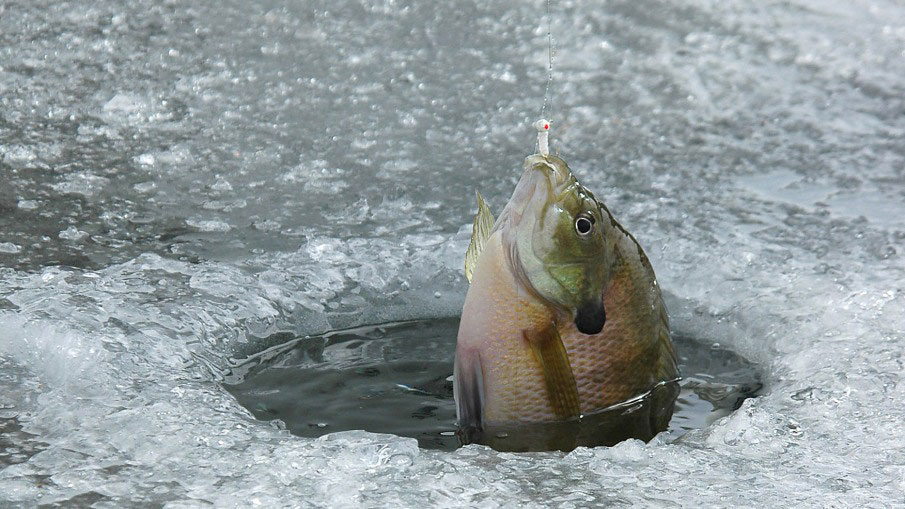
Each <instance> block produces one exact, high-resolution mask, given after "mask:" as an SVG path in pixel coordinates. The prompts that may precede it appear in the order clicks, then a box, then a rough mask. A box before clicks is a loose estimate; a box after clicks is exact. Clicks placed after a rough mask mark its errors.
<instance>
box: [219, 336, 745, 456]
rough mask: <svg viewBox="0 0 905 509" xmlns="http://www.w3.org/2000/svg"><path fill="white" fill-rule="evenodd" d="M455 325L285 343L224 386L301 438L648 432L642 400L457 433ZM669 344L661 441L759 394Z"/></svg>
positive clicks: (434, 444) (563, 442) (515, 443)
mask: <svg viewBox="0 0 905 509" xmlns="http://www.w3.org/2000/svg"><path fill="white" fill-rule="evenodd" d="M458 326H459V320H458V319H457V318H445V319H435V320H426V321H409V322H398V323H390V324H383V325H375V326H365V327H358V328H354V329H348V330H342V331H336V332H330V333H327V334H323V335H317V336H305V337H300V338H294V339H290V340H289V341H286V342H285V343H283V344H281V345H278V346H275V347H272V348H270V349H268V350H266V351H264V352H261V353H260V354H257V355H254V356H252V357H250V358H249V359H247V360H245V361H243V362H241V363H240V364H238V365H236V366H235V367H234V368H233V369H232V370H231V371H230V372H229V374H228V375H227V377H226V388H227V390H229V391H230V393H232V394H233V395H234V396H235V397H236V399H237V400H238V401H239V403H241V404H242V405H243V406H244V407H246V408H247V409H249V410H251V412H252V413H253V414H254V416H255V417H256V418H258V419H261V420H265V421H270V422H271V423H273V424H274V425H275V426H277V427H280V428H284V427H285V428H288V429H289V431H290V432H292V433H293V434H294V435H299V436H304V437H318V436H321V435H324V434H327V433H333V432H336V431H344V430H356V429H363V430H367V431H372V432H377V433H393V434H396V435H400V436H407V437H412V438H416V439H418V444H419V445H420V446H421V447H425V448H430V449H445V450H451V449H455V448H457V447H460V446H461V445H463V441H464V442H466V443H467V442H468V441H472V440H474V441H477V442H481V443H487V444H489V445H491V446H493V447H494V448H496V449H500V450H545V449H547V450H549V449H563V450H571V449H574V448H575V446H576V445H587V446H594V445H614V444H615V443H618V442H620V441H622V440H624V439H627V438H641V439H644V440H649V439H650V438H652V437H653V435H654V434H656V431H657V430H651V429H650V426H649V419H648V418H647V417H646V415H647V412H649V411H650V410H651V409H650V408H649V406H650V405H651V400H652V398H650V397H647V398H642V399H639V400H637V401H634V402H632V403H630V404H624V405H617V407H618V408H614V409H612V410H609V411H606V412H602V413H600V414H598V415H595V416H586V417H585V418H583V419H582V422H580V423H578V422H573V423H565V424H559V425H534V426H510V427H506V428H496V429H493V430H487V431H485V432H484V433H482V434H481V436H472V435H471V434H467V435H463V434H462V433H457V431H458V430H457V428H456V424H455V422H456V408H455V402H454V401H453V387H452V372H453V369H452V368H453V362H452V361H453V357H454V354H455V344H456V332H457V331H458ZM281 339H283V340H285V339H286V337H285V335H284V336H283V337H282V338H281ZM674 342H675V345H676V350H677V352H678V355H679V369H680V370H681V372H682V373H683V374H684V377H683V379H682V381H681V382H680V392H679V396H678V399H677V400H676V407H675V411H674V414H673V417H672V420H671V422H670V424H669V428H668V429H667V430H666V431H665V433H666V434H667V435H668V436H669V438H670V439H671V440H675V439H677V438H679V437H681V436H682V435H684V434H685V433H686V432H687V431H689V430H692V429H699V428H704V427H706V426H708V425H709V424H711V423H713V422H714V421H715V420H717V419H719V418H720V417H723V416H726V415H728V414H729V413H730V412H732V411H733V410H735V409H737V408H738V407H739V406H740V405H741V404H742V402H743V401H744V400H745V399H746V398H749V397H752V396H754V395H756V394H757V392H758V390H759V389H760V388H761V382H760V374H759V373H758V371H757V369H756V367H755V365H754V364H752V363H750V362H748V361H747V360H745V359H744V358H742V357H740V356H738V355H736V354H734V353H733V352H732V351H730V350H728V349H725V348H721V347H719V345H718V344H717V345H714V344H713V343H712V342H711V343H706V344H705V343H701V342H700V341H697V340H694V339H692V338H690V337H688V336H686V335H681V334H680V335H676V336H675V337H674ZM666 389H668V388H667V387H661V388H659V389H657V391H658V394H660V391H663V390H666ZM669 399H670V402H671V398H669Z"/></svg>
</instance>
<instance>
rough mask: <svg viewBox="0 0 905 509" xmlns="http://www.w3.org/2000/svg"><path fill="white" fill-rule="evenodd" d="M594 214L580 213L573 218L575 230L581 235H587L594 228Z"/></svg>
mask: <svg viewBox="0 0 905 509" xmlns="http://www.w3.org/2000/svg"><path fill="white" fill-rule="evenodd" d="M594 222H595V221H594V216H592V215H590V214H586V213H581V214H579V215H578V217H576V218H575V231H576V232H578V234H579V235H581V236H582V237H584V236H587V235H589V234H590V233H591V231H592V230H593V229H594Z"/></svg>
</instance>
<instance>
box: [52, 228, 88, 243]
mask: <svg viewBox="0 0 905 509" xmlns="http://www.w3.org/2000/svg"><path fill="white" fill-rule="evenodd" d="M57 236H58V237H59V238H61V239H63V240H69V241H72V242H81V241H83V240H85V239H87V238H88V232H84V231H82V230H79V229H78V228H76V227H75V226H70V227H69V228H66V229H65V230H63V231H61V232H60V233H59V235H57Z"/></svg>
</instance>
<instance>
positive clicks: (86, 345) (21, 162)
mask: <svg viewBox="0 0 905 509" xmlns="http://www.w3.org/2000/svg"><path fill="white" fill-rule="evenodd" d="M509 4H510V3H498V2H479V3H473V2H466V1H461V2H460V1H455V2H448V3H442V2H441V3H437V2H415V3H411V4H404V3H400V2H385V3H374V2H363V1H361V2H359V1H351V0H350V1H339V2H337V1H330V2H302V3H293V4H288V3H287V4H282V3H278V2H275V1H268V2H261V3H257V4H255V5H248V3H247V2H238V1H227V2H218V3H216V5H213V4H212V5H210V6H204V5H188V4H180V3H176V2H148V3H141V4H135V5H121V2H114V1H100V2H95V3H93V4H92V5H91V6H90V7H85V6H84V5H83V4H82V3H76V2H72V3H69V2H46V3H45V2H19V3H11V4H10V3H8V4H3V5H0V40H2V42H3V43H2V44H0V212H2V214H0V267H3V268H0V369H2V370H3V372H2V373H0V426H6V423H13V424H14V426H13V425H12V424H11V425H10V427H9V428H8V429H14V428H15V429H18V427H19V426H21V430H20V431H16V432H14V433H10V434H9V437H7V436H6V435H4V436H3V437H2V439H0V446H3V444H4V443H5V442H4V440H10V441H12V442H13V443H14V446H13V447H11V448H9V449H10V451H12V452H9V451H7V452H4V451H0V505H26V506H30V505H35V504H55V503H58V504H61V505H66V506H73V505H75V506H88V505H92V504H94V505H96V506H98V507H107V506H123V505H140V504H151V505H163V506H165V507H194V506H198V505H203V504H210V505H213V506H216V507H248V506H253V505H262V506H268V507H271V506H273V507H276V506H325V505H329V506H338V507H342V506H404V507H422V506H425V505H437V506H482V507H483V506H488V507H492V506H503V507H515V506H526V507H540V506H556V507H591V506H615V507H628V506H641V507H670V506H682V507H732V506H738V507H750V506H754V505H756V506H763V507H889V506H897V505H903V504H905V495H903V493H905V453H903V452H902V450H903V447H905V430H903V426H902V423H903V422H905V406H903V405H902V401H903V398H905V383H903V373H905V366H903V341H905V318H903V317H905V286H903V285H905V283H903V281H905V266H903V263H902V255H903V253H905V219H903V218H905V205H903V203H905V144H903V143H902V140H903V139H905V114H903V113H905V100H903V97H905V53H903V51H905V7H903V6H902V5H901V4H900V3H897V2H894V1H878V2H873V3H871V4H870V5H866V4H861V3H852V2H843V1H820V2H817V1H808V0H795V1H792V2H783V3H772V4H762V3H756V2H755V3H752V2H744V1H707V0H700V1H693V2H678V1H665V2H657V3H656V4H654V6H650V5H645V4H639V3H636V2H630V1H613V2H607V3H604V4H601V3H599V2H591V1H577V2H571V3H564V2H553V3H552V6H553V20H552V21H553V23H552V27H553V30H554V34H555V36H556V45H557V56H556V66H557V67H556V72H557V74H556V80H555V96H554V102H553V103H552V105H551V106H552V110H551V111H552V117H553V120H554V125H555V126H556V130H555V131H554V132H553V135H552V138H551V139H552V142H553V143H552V147H551V150H552V151H554V152H556V151H557V150H559V151H561V153H562V155H564V156H565V157H566V159H567V160H568V161H569V163H570V165H571V166H572V168H573V169H574V170H575V172H576V173H577V174H578V176H579V178H581V179H582V181H583V182H584V183H585V184H586V185H587V186H588V187H590V188H591V189H592V190H594V191H595V192H596V194H597V195H598V196H599V197H600V198H602V199H603V200H604V201H605V202H606V203H607V205H608V206H609V208H610V209H611V210H612V211H613V213H614V214H615V215H616V217H617V218H618V219H620V220H621V221H622V223H623V224H624V225H625V226H626V227H627V228H628V229H629V230H630V231H631V232H633V233H634V235H635V236H636V237H637V238H638V239H639V241H640V242H641V244H642V245H643V246H644V247H645V249H646V252H647V254H648V255H649V257H650V259H651V261H652V264H653V266H654V267H655V269H656V271H657V274H658V276H659V280H660V284H661V287H662V288H663V289H664V291H665V292H666V295H667V299H668V304H669V307H670V311H671V315H672V322H673V325H674V327H675V328H677V329H679V330H682V331H683V332H685V333H687V334H691V335H696V336H698V337H700V338H702V339H705V340H707V341H718V342H720V343H721V344H723V345H726V346H729V347H730V348H732V349H734V350H736V351H738V352H739V353H741V354H742V355H744V356H746V357H747V358H749V359H751V360H753V361H755V362H757V363H759V365H760V366H762V369H763V372H764V377H765V382H766V384H767V386H766V388H765V390H764V395H763V396H762V397H760V398H757V399H754V400H748V401H746V402H745V404H744V405H743V407H742V408H741V409H740V410H739V411H737V412H735V413H734V414H732V415H730V416H728V417H726V418H724V419H722V420H721V421H719V422H718V423H716V424H715V425H713V426H711V427H710V428H708V429H704V430H699V431H696V432H691V433H689V434H687V435H685V436H684V437H683V438H682V439H681V440H679V441H677V442H674V443H667V442H666V441H665V440H664V439H655V440H654V441H653V442H651V443H649V444H643V443H640V442H637V441H629V442H624V443H621V444H619V445H617V446H616V447H613V448H608V449H606V448H599V449H578V450H576V451H574V452H572V453H569V454H565V455H564V454H561V453H539V454H504V453H497V452H494V451H492V450H490V449H487V448H484V447H480V446H468V447H465V448H462V449H460V450H458V451H456V452H454V453H445V452H437V451H427V450H419V449H418V448H417V445H416V442H415V440H413V439H406V438H400V437H395V436H391V435H377V434H371V433H366V432H357V431H353V432H344V433H337V434H332V435H327V436H325V437H322V438H320V439H315V440H310V439H303V438H298V437H293V436H290V435H289V434H288V433H287V432H285V431H283V430H280V429H278V427H274V426H271V425H269V424H267V423H262V422H258V421H255V420H254V419H253V418H252V417H251V415H250V414H249V413H248V412H247V411H246V410H244V409H243V408H242V407H240V406H239V405H238V404H237V403H236V402H235V400H233V399H232V397H231V396H230V395H229V394H228V393H226V392H225V391H224V390H223V389H222V388H221V387H220V386H219V384H218V382H219V380H220V378H221V377H222V374H223V372H224V369H225V368H226V367H227V366H229V365H230V363H231V362H232V360H233V359H236V358H242V357H244V356H246V355H248V354H251V353H255V352H259V351H261V350H262V349H265V348H267V347H269V346H272V344H270V343H268V341H275V339H273V338H275V337H277V336H274V334H275V333H277V332H281V331H285V332H290V333H292V334H305V333H316V332H322V331H326V330H331V329H336V328H342V327H348V326H354V325H359V324H365V323H378V322H384V321H392V320H401V319H409V318H429V317H439V316H453V315H455V314H457V313H458V312H459V310H460V307H461V304H462V300H463V298H464V292H465V289H466V286H465V281H464V277H463V275H462V270H461V265H462V257H463V253H464V251H465V247H466V246H467V242H468V235H469V232H470V228H469V226H468V225H469V224H470V223H471V215H472V213H473V210H474V207H475V205H474V193H473V191H474V189H475V188H478V189H480V190H481V192H482V193H483V194H484V196H486V197H487V198H488V201H489V202H490V204H491V205H492V207H493V208H494V210H495V211H497V212H498V211H499V209H500V208H501V207H502V205H503V203H504V202H505V200H506V199H507V197H508V195H509V193H511V190H512V188H513V185H514V183H515V181H516V179H517V178H518V174H519V168H520V167H521V159H522V158H523V157H524V156H525V155H527V152H528V151H530V150H531V149H532V147H533V137H534V132H533V130H532V129H531V128H530V122H531V121H533V120H535V119H536V117H537V116H538V114H539V112H540V107H541V98H542V97H543V90H544V82H545V81H544V79H545V72H546V59H547V55H546V40H545V32H546V31H545V25H544V24H543V23H542V20H541V19H539V18H538V17H537V13H538V12H543V9H542V8H541V7H542V2H534V3H529V4H518V5H515V4H513V5H509ZM267 338H270V339H267ZM451 355H452V354H451V353H450V357H451ZM0 429H7V428H0ZM4 447H5V446H4ZM4 458H12V460H9V461H7V460H5V459H4Z"/></svg>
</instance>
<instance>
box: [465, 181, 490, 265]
mask: <svg viewBox="0 0 905 509" xmlns="http://www.w3.org/2000/svg"><path fill="white" fill-rule="evenodd" d="M475 195H476V196H477V197H478V213H477V214H476V215H475V216H474V226H473V228H472V231H471V243H469V244H468V251H466V252H465V278H466V279H468V282H469V283H471V276H472V274H474V268H475V266H476V265H477V264H478V257H480V256H481V251H483V250H484V244H486V243H487V237H489V236H490V230H491V228H493V213H492V212H490V207H488V206H487V202H486V201H484V197H483V196H481V193H480V192H478V191H475Z"/></svg>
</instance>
